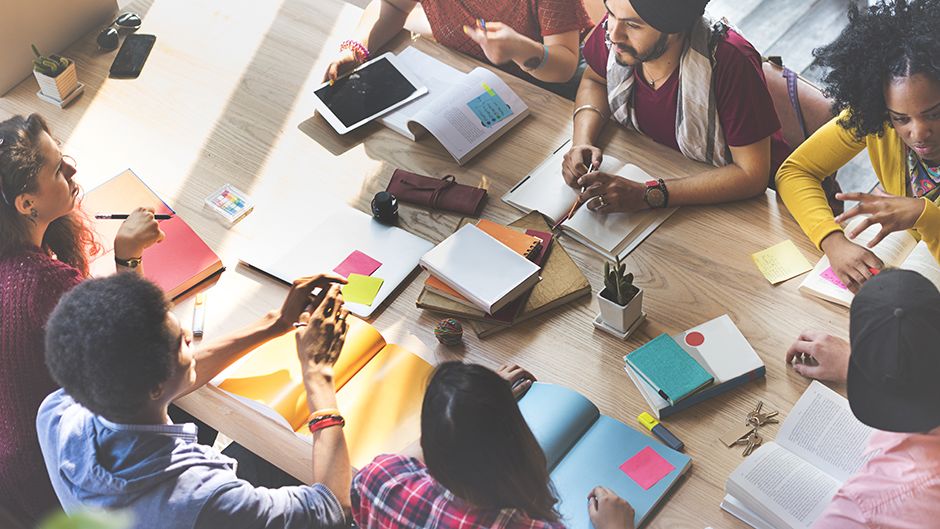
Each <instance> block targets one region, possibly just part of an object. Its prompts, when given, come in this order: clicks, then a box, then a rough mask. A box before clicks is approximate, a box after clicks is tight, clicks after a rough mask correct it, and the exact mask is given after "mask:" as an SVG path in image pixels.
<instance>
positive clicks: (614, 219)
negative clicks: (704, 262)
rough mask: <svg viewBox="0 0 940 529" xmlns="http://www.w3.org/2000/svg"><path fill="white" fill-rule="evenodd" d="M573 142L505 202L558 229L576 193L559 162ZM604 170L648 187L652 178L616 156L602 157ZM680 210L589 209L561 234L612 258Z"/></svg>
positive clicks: (564, 226) (567, 223)
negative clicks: (545, 219) (534, 213)
mask: <svg viewBox="0 0 940 529" xmlns="http://www.w3.org/2000/svg"><path fill="white" fill-rule="evenodd" d="M569 143H570V142H566V143H565V144H564V145H562V146H561V147H559V148H558V149H557V150H555V152H554V153H553V154H552V155H551V156H550V157H549V158H548V159H547V160H545V161H544V162H542V163H541V165H539V166H538V167H536V168H535V170H533V171H532V173H530V174H529V176H526V177H525V178H523V179H522V181H520V182H519V183H518V184H516V185H515V187H513V188H512V189H511V190H509V192H508V193H506V194H505V195H503V202H505V203H507V204H509V205H510V206H513V207H515V208H517V209H520V210H522V211H525V212H526V213H528V212H530V211H538V212H540V213H541V214H543V215H545V216H547V217H548V218H549V219H551V221H552V224H553V225H554V224H555V223H556V222H558V220H559V219H561V218H562V217H564V216H565V215H567V214H568V211H569V210H570V209H571V205H572V204H573V203H574V201H575V200H577V199H578V193H577V191H575V190H574V189H572V188H571V187H570V186H568V184H566V183H565V179H564V177H563V176H562V174H561V164H562V161H563V160H564V157H565V153H566V152H567V150H568V145H569ZM600 171H603V172H605V173H610V174H617V175H620V176H622V177H624V178H627V179H629V180H633V181H635V182H639V183H641V184H645V183H646V182H648V181H649V180H652V179H653V177H652V176H650V175H649V174H648V173H647V172H646V171H644V170H642V169H640V168H639V167H637V166H635V165H632V164H624V163H623V162H621V161H620V160H618V159H616V158H614V157H613V156H607V155H605V156H604V159H603V161H602V162H601V167H600ZM675 210H676V208H667V209H655V210H645V211H638V212H635V213H608V214H603V213H595V212H593V211H591V210H589V209H588V208H587V207H586V206H581V207H580V208H578V211H577V213H575V214H574V216H573V217H572V218H570V219H568V220H566V221H565V222H563V223H562V224H561V229H562V231H563V232H564V233H565V234H567V235H570V236H571V237H572V238H573V239H575V240H577V241H578V242H580V243H581V244H584V245H585V246H587V247H588V248H591V249H592V250H594V251H596V252H598V253H600V254H601V255H604V256H605V257H607V258H608V259H611V260H613V259H615V257H616V256H618V255H619V256H621V257H623V256H626V255H627V254H628V253H630V252H632V251H633V249H634V248H636V247H637V246H638V245H639V244H640V243H641V242H643V240H644V239H646V238H647V237H648V236H649V235H650V234H651V233H653V230H655V229H656V228H658V227H659V225H660V224H662V223H663V222H665V221H666V219H667V218H669V216H670V215H672V213H673V212H674V211H675Z"/></svg>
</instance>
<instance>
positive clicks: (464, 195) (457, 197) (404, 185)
mask: <svg viewBox="0 0 940 529" xmlns="http://www.w3.org/2000/svg"><path fill="white" fill-rule="evenodd" d="M386 191H388V192H389V193H391V194H393V195H395V197H396V198H398V200H399V201H400V202H407V203H410V204H415V205H418V206H424V207H426V208H430V209H435V210H442V211H452V212H454V213H459V214H461V215H465V216H470V217H476V216H478V213H479V211H480V209H481V208H482V206H483V199H484V198H486V189H481V188H479V187H471V186H468V185H464V184H458V183H457V180H456V178H455V177H454V176H453V175H447V176H445V177H443V178H440V179H438V178H431V177H429V176H422V175H419V174H415V173H412V172H409V171H404V170H402V169H395V172H394V173H392V179H391V181H389V183H388V188H387V189H386Z"/></svg>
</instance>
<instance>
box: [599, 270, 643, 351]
mask: <svg viewBox="0 0 940 529" xmlns="http://www.w3.org/2000/svg"><path fill="white" fill-rule="evenodd" d="M626 268H627V267H626V265H625V264H623V263H621V262H620V258H619V257H618V258H617V261H616V263H613V264H611V263H609V262H607V263H604V290H602V291H600V292H599V293H598V294H597V304H598V306H599V307H600V309H601V314H600V319H601V321H602V322H603V323H604V324H606V325H607V326H608V327H610V328H611V329H614V330H616V331H618V332H620V333H626V332H627V331H628V330H629V329H630V328H631V327H633V324H634V323H636V322H637V320H639V319H640V317H641V316H642V314H643V290H642V289H640V288H639V287H637V286H636V285H634V284H633V274H632V273H627V271H626Z"/></svg>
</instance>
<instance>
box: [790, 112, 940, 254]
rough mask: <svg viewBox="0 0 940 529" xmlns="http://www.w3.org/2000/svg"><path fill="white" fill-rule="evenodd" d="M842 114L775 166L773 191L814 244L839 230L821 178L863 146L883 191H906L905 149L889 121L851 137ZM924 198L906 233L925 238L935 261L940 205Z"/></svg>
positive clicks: (938, 251) (939, 244)
mask: <svg viewBox="0 0 940 529" xmlns="http://www.w3.org/2000/svg"><path fill="white" fill-rule="evenodd" d="M841 117H842V116H841V115H840V116H837V117H835V118H833V119H832V120H831V121H829V123H826V124H825V125H823V126H822V127H820V128H819V130H817V131H816V132H815V133H813V135H812V136H810V137H809V138H807V140H806V141H804V142H803V144H802V145H800V146H799V147H798V148H797V149H796V150H795V151H793V154H791V155H790V157H789V158H787V160H786V161H785V162H783V165H781V166H780V170H778V171H777V193H779V194H780V197H781V198H782V199H783V202H784V204H786V206H787V209H789V210H790V214H792V215H793V218H795V219H796V221H797V222H798V223H799V225H800V227H801V228H803V232H805V233H806V235H807V236H808V237H809V238H810V240H811V241H813V243H814V244H815V245H816V246H817V247H818V246H819V244H820V243H821V242H822V240H823V239H824V238H825V237H826V236H827V235H829V234H830V233H832V232H834V231H841V230H842V227H841V226H839V224H837V223H836V221H835V216H834V215H833V213H832V209H831V208H830V207H829V203H828V201H827V200H826V193H825V191H823V188H822V181H823V179H824V178H826V177H827V176H829V175H831V174H832V173H834V172H835V171H836V170H838V169H839V168H841V167H842V166H843V165H845V164H847V163H848V162H849V160H851V159H852V158H854V157H855V155H857V154H858V153H859V152H861V151H862V149H865V148H867V149H868V156H869V158H871V164H872V166H873V167H874V168H875V174H876V175H877V176H878V180H879V181H880V182H881V185H882V187H884V189H885V191H887V192H888V193H890V194H892V195H898V196H909V191H908V187H907V162H906V160H905V156H906V149H905V147H904V144H903V142H902V141H901V138H900V137H899V136H898V133H897V131H895V130H894V127H892V126H890V125H889V124H885V128H884V134H883V135H882V136H880V137H879V136H877V135H875V134H870V135H868V136H866V137H865V139H864V140H863V141H856V140H855V138H854V137H853V136H852V133H851V132H850V131H848V130H845V129H844V128H842V126H841V125H839V124H838V123H837V121H838V120H839V118H841ZM923 201H924V210H923V212H922V213H921V214H920V217H919V218H918V219H917V222H916V223H914V229H913V230H912V233H911V234H912V235H914V236H915V237H916V238H919V239H922V240H924V241H925V242H926V243H927V247H928V248H929V249H930V252H931V253H932V254H933V256H934V258H935V259H937V261H940V207H938V206H937V204H935V203H934V202H931V201H929V200H927V199H926V198H925V199H923Z"/></svg>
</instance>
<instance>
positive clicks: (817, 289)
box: [800, 217, 940, 307]
mask: <svg viewBox="0 0 940 529" xmlns="http://www.w3.org/2000/svg"><path fill="white" fill-rule="evenodd" d="M863 219H864V217H856V218H855V219H854V220H852V222H850V223H849V225H848V226H846V231H849V230H851V229H852V228H853V227H855V226H857V225H858V224H859V223H860V222H862V220H863ZM880 231H881V224H874V225H872V226H869V227H868V228H866V229H865V231H863V232H862V233H859V234H858V236H856V237H855V239H854V242H855V243H857V244H859V245H861V246H864V247H866V248H867V247H868V243H869V242H871V240H872V239H874V238H875V236H876V235H878V232H880ZM871 251H872V252H873V253H874V254H875V255H877V256H878V258H879V259H881V260H882V261H883V262H884V264H885V266H887V267H891V268H903V269H905V270H913V271H915V272H918V273H919V274H921V275H923V276H924V277H926V278H927V279H928V280H930V282H931V283H933V284H934V285H936V286H937V288H938V289H940V265H938V264H937V260H936V259H934V257H933V254H931V253H930V250H929V249H928V248H927V243H925V242H923V241H921V242H917V239H915V238H914V237H913V236H911V234H910V233H908V232H907V231H896V232H893V233H891V234H889V235H888V236H887V237H885V238H884V239H882V241H881V242H879V243H878V244H877V245H876V246H875V247H874V248H872V249H871ZM800 292H803V293H805V294H810V295H813V296H817V297H820V298H822V299H825V300H826V301H831V302H833V303H838V304H839V305H845V306H846V307H848V306H850V305H851V304H852V298H854V297H855V295H854V294H852V292H851V291H849V289H847V288H845V285H844V284H842V281H840V280H839V277H838V276H836V274H835V272H833V271H832V267H831V266H830V264H829V257H827V256H825V255H824V256H823V257H822V259H820V260H819V262H818V263H816V266H815V267H814V268H813V271H812V272H810V273H809V275H808V276H806V279H804V280H803V282H802V283H801V284H800Z"/></svg>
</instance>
